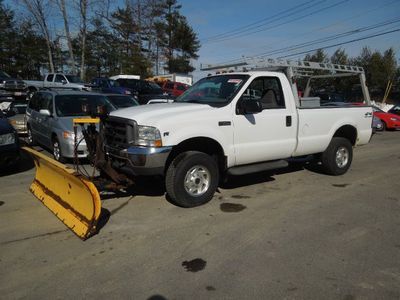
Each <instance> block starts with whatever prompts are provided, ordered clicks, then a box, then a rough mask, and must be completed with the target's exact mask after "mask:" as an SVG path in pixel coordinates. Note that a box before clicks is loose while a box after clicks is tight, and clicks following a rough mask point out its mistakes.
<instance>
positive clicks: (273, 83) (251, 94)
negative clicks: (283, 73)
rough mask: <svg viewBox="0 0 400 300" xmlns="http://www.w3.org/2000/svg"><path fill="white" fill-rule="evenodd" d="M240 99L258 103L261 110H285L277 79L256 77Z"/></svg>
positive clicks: (280, 87)
mask: <svg viewBox="0 0 400 300" xmlns="http://www.w3.org/2000/svg"><path fill="white" fill-rule="evenodd" d="M242 99H252V100H258V101H260V103H261V105H262V108H263V109H279V108H285V107H286V106H285V99H284V97H283V91H282V86H281V83H280V81H279V78H277V77H258V78H256V79H254V80H253V82H252V83H251V84H250V85H249V87H248V88H247V89H246V91H245V92H244V93H243V95H242Z"/></svg>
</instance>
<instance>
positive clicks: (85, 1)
mask: <svg viewBox="0 0 400 300" xmlns="http://www.w3.org/2000/svg"><path fill="white" fill-rule="evenodd" d="M88 5H89V0H79V12H80V17H81V51H82V52H81V79H82V80H85V77H86V72H85V52H86V36H87V8H88Z"/></svg>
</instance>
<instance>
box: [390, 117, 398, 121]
mask: <svg viewBox="0 0 400 300" xmlns="http://www.w3.org/2000/svg"><path fill="white" fill-rule="evenodd" d="M390 120H392V121H399V119H397V118H390Z"/></svg>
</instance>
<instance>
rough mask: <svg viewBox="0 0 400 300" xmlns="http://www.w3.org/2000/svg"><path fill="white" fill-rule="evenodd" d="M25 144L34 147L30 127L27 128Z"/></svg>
mask: <svg viewBox="0 0 400 300" xmlns="http://www.w3.org/2000/svg"><path fill="white" fill-rule="evenodd" d="M27 142H28V145H29V146H34V145H35V144H36V142H35V139H34V137H33V135H32V130H31V127H30V126H29V125H28V126H27Z"/></svg>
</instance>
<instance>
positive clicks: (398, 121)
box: [372, 106, 400, 130]
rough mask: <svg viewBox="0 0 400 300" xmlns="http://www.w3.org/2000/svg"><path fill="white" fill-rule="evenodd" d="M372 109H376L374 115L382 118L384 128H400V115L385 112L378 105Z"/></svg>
mask: <svg viewBox="0 0 400 300" xmlns="http://www.w3.org/2000/svg"><path fill="white" fill-rule="evenodd" d="M372 109H373V111H374V116H375V117H377V118H379V119H381V120H382V123H383V130H387V129H400V116H398V115H395V114H392V113H389V112H384V111H383V110H381V109H380V108H378V107H376V106H373V107H372Z"/></svg>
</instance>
